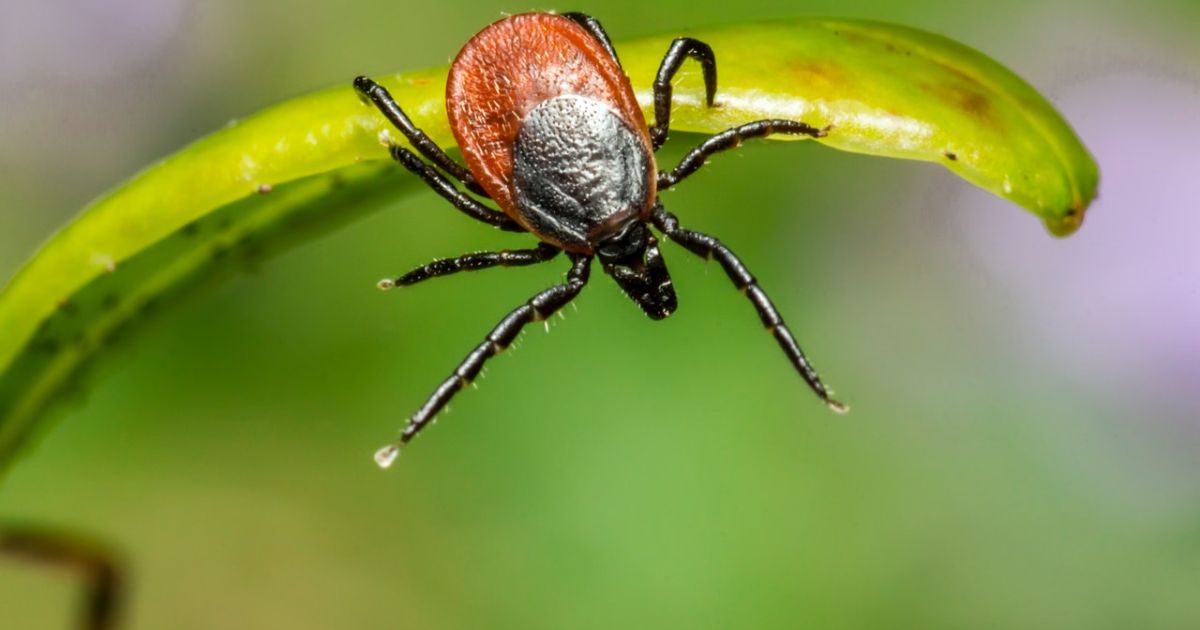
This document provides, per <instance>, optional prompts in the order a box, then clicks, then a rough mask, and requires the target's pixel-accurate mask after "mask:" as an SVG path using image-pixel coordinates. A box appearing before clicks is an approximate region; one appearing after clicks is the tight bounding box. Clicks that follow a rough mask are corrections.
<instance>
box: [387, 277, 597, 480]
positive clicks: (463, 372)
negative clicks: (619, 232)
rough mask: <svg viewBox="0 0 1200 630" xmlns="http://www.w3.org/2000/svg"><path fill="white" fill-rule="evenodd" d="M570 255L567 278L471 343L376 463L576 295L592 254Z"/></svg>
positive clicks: (392, 456) (396, 449) (394, 452)
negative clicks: (528, 330)
mask: <svg viewBox="0 0 1200 630" xmlns="http://www.w3.org/2000/svg"><path fill="white" fill-rule="evenodd" d="M570 256H571V261H572V265H571V270H570V271H569V272H567V281H566V282H565V283H564V284H560V285H556V286H553V287H550V288H549V289H546V290H545V291H542V292H541V293H538V294H537V295H535V296H533V297H532V298H530V299H529V301H528V302H526V303H524V304H522V305H521V306H519V307H517V308H516V310H514V311H513V312H511V313H509V314H508V315H506V316H505V317H504V319H502V320H500V323H499V324H497V325H496V327H495V328H493V329H492V332H491V333H489V334H488V336H487V337H486V338H485V339H484V340H483V343H480V344H479V345H478V346H475V349H474V350H472V351H471V352H470V354H468V355H467V356H466V358H465V359H463V361H462V363H460V364H459V366H458V369H456V370H454V373H453V374H451V375H450V376H449V377H448V378H447V379H446V380H444V381H442V384H441V385H438V387H437V389H435V390H434V391H433V395H431V396H430V397H429V400H427V401H426V402H425V404H424V405H422V406H421V408H420V409H418V410H417V413H415V414H413V416H412V418H410V419H409V421H408V425H407V426H405V427H404V430H403V431H402V432H401V433H400V439H399V440H396V441H395V442H393V443H391V444H389V445H387V446H385V447H383V448H381V449H379V450H378V451H376V453H375V462H376V463H377V464H379V465H380V466H381V467H383V468H387V467H389V466H391V465H392V463H393V462H394V461H396V456H397V455H399V453H400V447H401V446H403V445H404V444H405V443H407V442H408V441H409V440H411V439H413V437H415V436H416V435H417V433H418V432H420V431H421V429H422V428H424V427H425V425H426V424H428V423H429V421H430V420H432V419H433V417H434V416H435V415H437V413H438V412H439V411H441V409H442V408H443V407H445V406H446V403H449V402H450V399H451V398H454V395H455V394H457V393H458V392H459V390H461V389H463V388H464V387H466V386H467V385H468V384H470V383H471V382H472V381H473V380H474V379H475V377H476V376H478V375H479V371H480V370H482V369H483V364H484V363H486V362H487V360H488V359H490V358H492V357H494V356H496V355H497V354H499V353H500V351H501V350H504V349H505V348H507V347H508V346H509V345H511V344H512V342H513V340H514V339H516V338H517V334H518V333H520V332H521V329H522V328H524V327H525V325H526V324H529V323H531V322H536V321H541V320H544V319H546V318H547V317H550V316H551V315H553V314H554V313H555V312H556V311H558V310H559V309H560V308H562V307H564V306H566V305H567V304H568V303H569V302H570V301H571V300H573V299H575V296H577V295H579V292H580V291H582V290H583V287H584V285H586V284H587V281H588V275H589V270H590V269H591V263H592V257H591V256H580V255H578V254H570Z"/></svg>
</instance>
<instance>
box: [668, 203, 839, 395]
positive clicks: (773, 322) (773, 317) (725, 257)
mask: <svg viewBox="0 0 1200 630" xmlns="http://www.w3.org/2000/svg"><path fill="white" fill-rule="evenodd" d="M654 225H655V226H657V227H658V229H660V230H662V232H663V233H664V234H666V235H667V236H668V237H669V238H670V239H671V240H673V241H675V242H676V243H679V244H680V245H682V246H684V247H685V248H687V249H688V250H689V251H691V252H692V253H694V254H696V255H697V256H700V257H702V258H704V259H706V260H714V259H715V260H716V261H717V262H719V263H721V267H722V268H724V269H725V273H726V274H727V275H728V276H729V279H730V280H732V281H733V285H734V286H735V287H737V290H738V291H740V292H741V293H742V295H745V296H746V297H747V298H749V299H750V302H751V303H752V304H753V305H754V309H755V310H756V311H758V316H759V318H760V319H761V320H762V323H763V326H765V327H766V328H767V330H768V331H769V332H770V333H771V335H772V336H774V337H775V341H777V342H778V343H779V347H780V348H781V349H782V350H783V353H784V354H786V355H787V357H788V360H790V361H791V362H792V365H793V366H795V368H796V371H797V372H799V373H800V376H801V377H803V378H804V381H805V382H806V383H808V386H809V387H810V388H811V389H812V390H813V392H815V393H816V394H817V396H820V397H821V400H822V401H824V402H825V404H826V405H828V406H829V408H830V409H832V410H834V411H836V412H838V413H845V412H846V411H848V410H849V408H848V407H846V405H844V404H842V403H840V402H838V401H836V400H834V399H833V398H830V396H829V392H828V391H827V390H826V389H825V385H824V384H823V383H821V377H820V376H818V375H817V371H816V370H815V369H814V368H813V367H812V365H811V364H809V362H808V359H807V358H806V357H805V356H804V352H803V351H801V350H800V344H798V343H796V338H795V337H794V336H793V335H792V331H791V330H789V329H788V327H787V324H785V323H784V322H783V316H781V315H780V314H779V310H778V309H776V308H775V305H774V304H773V303H772V302H771V299H770V298H768V297H767V294H766V292H764V291H763V290H762V289H761V288H760V287H759V286H758V280H756V279H755V278H754V275H753V274H751V273H750V270H748V269H746V265H744V264H742V261H741V260H739V259H738V257H737V255H735V254H734V253H733V252H732V251H730V249H729V248H728V247H726V246H725V245H724V243H722V242H721V241H719V240H717V239H716V238H713V237H712V236H709V235H707V234H702V233H700V232H693V231H691V230H685V229H683V228H681V227H679V220H678V219H677V218H675V215H673V214H671V213H670V212H667V211H666V210H664V209H663V208H662V206H659V207H657V208H656V209H655V211H654Z"/></svg>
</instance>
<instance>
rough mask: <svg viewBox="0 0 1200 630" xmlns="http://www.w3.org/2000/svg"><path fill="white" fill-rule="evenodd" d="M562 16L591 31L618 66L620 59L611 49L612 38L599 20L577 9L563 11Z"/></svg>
mask: <svg viewBox="0 0 1200 630" xmlns="http://www.w3.org/2000/svg"><path fill="white" fill-rule="evenodd" d="M562 16H563V17H565V18H567V19H568V20H571V21H572V22H574V23H576V24H578V25H580V26H582V27H583V28H584V30H586V31H587V32H589V33H591V34H592V37H595V38H596V41H598V42H600V45H601V46H603V47H604V50H606V51H608V55H609V56H610V57H612V58H613V61H615V62H617V66H618V67H620V65H621V59H620V58H619V57H617V51H616V50H615V49H613V45H612V40H610V39H609V38H608V33H607V32H605V30H604V27H603V26H601V25H600V21H599V20H597V19H596V18H594V17H592V16H590V15H588V14H586V13H581V12H579V11H568V12H567V13H563V14H562Z"/></svg>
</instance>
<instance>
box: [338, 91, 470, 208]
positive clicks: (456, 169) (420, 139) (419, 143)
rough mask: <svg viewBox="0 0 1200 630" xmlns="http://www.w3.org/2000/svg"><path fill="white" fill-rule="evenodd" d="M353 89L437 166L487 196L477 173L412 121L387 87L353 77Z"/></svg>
mask: <svg viewBox="0 0 1200 630" xmlns="http://www.w3.org/2000/svg"><path fill="white" fill-rule="evenodd" d="M354 89H355V90H357V91H358V93H359V94H360V95H362V97H363V98H366V99H369V100H370V101H371V102H372V103H374V105H375V107H376V108H378V109H379V111H380V112H381V113H382V114H383V115H384V117H385V118H387V119H388V120H389V121H390V122H391V123H392V124H393V125H395V127H396V129H399V130H400V133H402V134H404V137H405V138H407V139H408V141H409V142H411V143H412V145H413V146H414V147H416V149H417V151H420V152H421V155H424V156H425V157H426V158H428V159H429V160H430V161H432V162H433V163H434V164H436V165H437V166H438V168H440V169H442V170H443V171H446V172H447V173H449V174H450V176H451V177H453V178H455V179H457V180H458V181H460V182H462V183H463V184H464V185H466V187H467V190H470V191H471V192H473V193H475V194H477V195H480V196H483V197H487V196H488V194H487V193H486V192H484V190H483V187H482V186H480V185H479V182H477V181H475V177H474V176H473V175H471V171H468V170H467V168H466V167H465V166H463V165H462V164H459V163H458V162H455V161H454V160H453V159H451V158H450V156H449V155H446V152H445V151H443V150H442V148H441V147H439V146H438V145H437V143H436V142H434V141H433V140H431V139H430V138H429V136H427V135H425V132H424V131H421V130H420V129H418V128H417V126H416V125H414V124H413V122H412V120H410V119H409V118H408V115H407V114H405V113H404V110H402V109H400V105H398V104H397V103H396V100H395V99H393V98H392V95H391V94H390V93H389V92H388V91H387V88H385V87H383V86H382V85H379V84H378V83H376V82H374V81H372V80H371V79H369V78H367V77H357V78H355V79H354Z"/></svg>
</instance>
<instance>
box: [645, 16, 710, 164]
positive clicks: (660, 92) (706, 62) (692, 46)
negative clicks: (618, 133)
mask: <svg viewBox="0 0 1200 630" xmlns="http://www.w3.org/2000/svg"><path fill="white" fill-rule="evenodd" d="M689 57H690V58H692V59H695V60H696V61H698V62H700V70H701V71H703V72H704V96H705V100H706V102H707V103H708V106H709V107H712V105H713V99H714V98H715V97H716V95H717V57H716V55H715V54H713V50H712V47H710V46H709V45H708V44H705V43H704V42H702V41H700V40H698V39H692V38H690V37H680V38H679V39H676V40H675V41H673V42H671V47H670V48H668V49H667V54H666V55H665V56H663V60H662V63H661V64H660V65H659V66H658V76H657V77H656V78H655V79H654V124H653V125H651V127H650V141H651V143H652V144H653V145H654V150H655V151H657V150H658V148H659V147H661V146H662V145H663V143H664V142H666V141H667V132H668V131H669V130H670V128H671V95H672V94H673V93H674V87H673V86H672V85H671V80H672V79H674V78H675V73H677V72H679V67H680V66H682V65H683V62H684V61H685V60H686V59H688V58H689Z"/></svg>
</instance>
